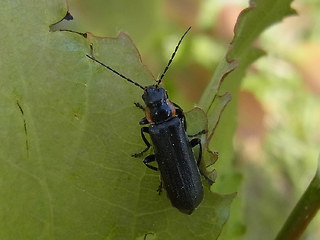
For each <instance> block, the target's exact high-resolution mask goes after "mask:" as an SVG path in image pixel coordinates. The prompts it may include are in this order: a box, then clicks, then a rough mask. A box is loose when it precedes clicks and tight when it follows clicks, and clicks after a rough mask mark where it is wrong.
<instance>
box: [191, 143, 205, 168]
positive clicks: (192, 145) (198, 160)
mask: <svg viewBox="0 0 320 240" xmlns="http://www.w3.org/2000/svg"><path fill="white" fill-rule="evenodd" d="M190 144H191V147H192V148H194V147H195V146H197V145H199V155H198V159H197V165H198V167H199V166H200V162H201V156H202V145H201V140H200V138H194V139H192V140H191V141H190Z"/></svg>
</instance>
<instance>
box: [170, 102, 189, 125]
mask: <svg viewBox="0 0 320 240" xmlns="http://www.w3.org/2000/svg"><path fill="white" fill-rule="evenodd" d="M172 104H173V105H174V106H175V107H176V114H177V116H178V118H180V119H181V121H182V122H183V126H184V130H185V131H187V121H186V116H185V115H184V112H183V109H182V108H181V107H180V106H179V105H178V104H176V103H174V102H172Z"/></svg>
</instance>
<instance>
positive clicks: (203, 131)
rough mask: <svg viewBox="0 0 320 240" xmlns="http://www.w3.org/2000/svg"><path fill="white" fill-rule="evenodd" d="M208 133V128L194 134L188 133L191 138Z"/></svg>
mask: <svg viewBox="0 0 320 240" xmlns="http://www.w3.org/2000/svg"><path fill="white" fill-rule="evenodd" d="M206 133H207V130H202V131H200V132H198V133H196V134H193V135H188V137H189V138H193V137H197V136H200V135H202V134H206Z"/></svg>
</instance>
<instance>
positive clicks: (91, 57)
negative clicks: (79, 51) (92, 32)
mask: <svg viewBox="0 0 320 240" xmlns="http://www.w3.org/2000/svg"><path fill="white" fill-rule="evenodd" d="M90 47H91V49H92V45H91V46H90ZM86 56H87V57H88V58H90V59H92V60H93V61H95V62H97V63H99V64H100V65H102V66H104V67H105V68H107V69H109V70H110V71H112V72H113V73H115V74H117V75H118V76H120V77H122V78H124V79H125V80H127V81H128V82H131V83H133V84H134V85H136V86H137V87H139V88H141V89H143V90H145V87H143V86H141V85H140V84H139V83H136V82H134V81H132V80H131V79H130V78H127V77H126V76H124V75H122V74H121V73H119V72H118V71H116V70H114V69H112V68H111V67H109V66H107V65H105V64H104V63H102V62H100V61H99V60H97V59H95V58H94V57H93V56H90V55H88V54H86Z"/></svg>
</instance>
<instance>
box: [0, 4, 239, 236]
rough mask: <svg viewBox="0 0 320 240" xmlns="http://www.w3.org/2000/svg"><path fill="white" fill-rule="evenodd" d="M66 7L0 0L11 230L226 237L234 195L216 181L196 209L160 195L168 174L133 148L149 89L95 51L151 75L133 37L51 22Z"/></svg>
mask: <svg viewBox="0 0 320 240" xmlns="http://www.w3.org/2000/svg"><path fill="white" fill-rule="evenodd" d="M18 6H19V9H21V11H20V12H19V14H17V12H16V9H17V7H18ZM65 14H66V6H65V5H64V4H63V2H62V1H58V0H57V1H43V2H37V4H35V3H34V2H33V1H30V0H26V1H18V2H17V1H16V2H9V1H8V2H4V1H2V2H1V3H0V16H1V19H0V27H1V29H2V31H3V34H1V39H0V40H1V46H0V49H1V53H2V56H3V57H2V58H1V60H0V86H1V88H0V97H1V101H0V111H1V114H0V128H1V135H0V142H1V145H0V184H1V188H0V206H1V207H0V219H1V220H0V228H1V231H0V239H8V240H10V239H14V240H19V239H23V240H25V239H70V240H71V239H77V240H81V239H86V240H90V239H112V240H114V239H139V238H140V239H143V238H144V236H145V235H146V234H148V235H147V236H146V239H149V238H150V239H151V237H154V238H158V239H187V238H190V236H192V238H196V239H209V238H210V239H216V238H217V237H218V236H219V234H220V232H221V229H222V226H223V225H224V223H225V222H226V220H227V218H228V216H229V206H230V204H231V201H232V199H233V198H234V195H219V194H213V193H211V192H210V191H209V189H208V188H206V190H205V200H204V201H203V203H202V204H201V205H200V207H199V208H198V209H197V210H196V211H195V212H194V214H192V215H191V216H188V215H184V214H182V213H180V212H179V211H178V210H177V209H175V208H173V207H172V206H171V204H170V202H169V200H168V198H167V197H166V194H162V195H161V196H158V195H157V192H156V189H157V187H158V184H159V174H158V173H155V172H152V171H151V170H150V169H147V168H146V167H145V166H144V165H143V163H142V161H141V159H135V158H132V157H131V154H133V153H136V152H139V151H141V150H142V149H143V148H144V144H143V142H142V140H141V138H140V126H139V125H138V122H139V120H140V119H141V118H142V117H143V115H144V114H143V113H142V112H141V111H140V110H139V109H137V108H136V107H135V106H134V104H133V103H134V102H141V95H142V91H141V89H140V88H137V87H135V86H134V85H132V84H130V83H128V82H126V81H125V80H124V79H121V78H120V77H119V76H117V75H115V74H113V73H112V72H110V71H108V70H107V69H105V68H103V67H102V66H100V65H98V64H97V63H95V62H93V61H92V60H90V59H89V58H87V57H86V54H88V53H89V52H90V44H93V48H94V54H95V57H96V58H97V59H99V60H101V61H102V62H104V63H105V64H107V65H109V66H111V67H112V68H114V69H116V70H117V71H119V72H121V73H122V74H124V75H125V76H127V77H130V78H131V79H133V80H134V81H137V82H139V84H142V85H150V84H152V83H153V82H154V79H153V76H152V75H151V73H150V72H149V71H148V70H147V69H146V67H145V66H144V65H143V64H142V63H141V60H140V57H139V53H138V51H137V49H136V48H135V46H134V45H133V43H132V42H131V40H130V38H129V37H128V36H127V35H125V34H120V35H119V36H118V37H117V38H97V37H94V36H92V35H90V34H88V37H87V38H84V37H82V36H81V35H79V34H76V33H72V32H50V31H49V26H50V25H51V24H52V23H55V22H58V21H59V20H60V19H62V18H63V17H64V16H65ZM71 14H72V11H71ZM199 121H200V120H199Z"/></svg>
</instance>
